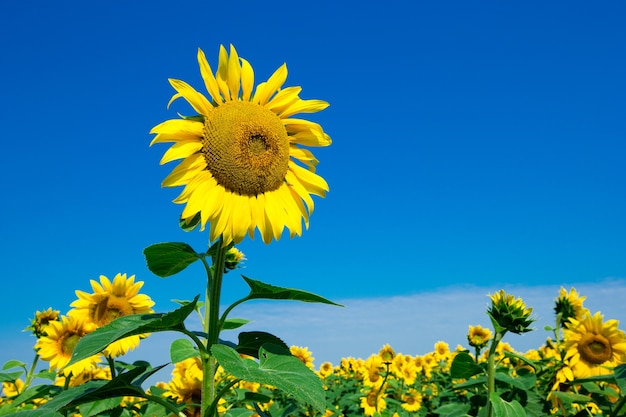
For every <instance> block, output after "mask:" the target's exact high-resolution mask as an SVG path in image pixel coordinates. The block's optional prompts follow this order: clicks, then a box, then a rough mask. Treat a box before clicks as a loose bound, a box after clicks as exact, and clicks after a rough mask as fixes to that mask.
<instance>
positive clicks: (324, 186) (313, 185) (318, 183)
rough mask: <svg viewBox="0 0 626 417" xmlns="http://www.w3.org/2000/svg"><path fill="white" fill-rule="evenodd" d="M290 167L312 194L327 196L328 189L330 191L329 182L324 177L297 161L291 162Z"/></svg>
mask: <svg viewBox="0 0 626 417" xmlns="http://www.w3.org/2000/svg"><path fill="white" fill-rule="evenodd" d="M289 169H290V170H291V171H293V173H294V174H295V175H296V177H298V179H299V180H300V182H301V183H302V185H304V187H305V188H306V189H307V190H308V191H309V192H310V193H312V194H315V195H318V196H320V197H324V196H326V191H328V183H326V181H325V180H324V178H322V177H320V176H319V175H317V174H315V173H313V172H311V171H309V170H308V169H306V168H302V167H301V166H299V165H298V164H296V163H293V162H289Z"/></svg>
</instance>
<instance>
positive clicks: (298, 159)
mask: <svg viewBox="0 0 626 417" xmlns="http://www.w3.org/2000/svg"><path fill="white" fill-rule="evenodd" d="M198 63H199V66H200V73H201V75H202V78H203V80H204V84H205V87H206V90H207V92H208V96H206V95H204V94H202V93H200V92H198V91H196V90H195V89H194V88H193V87H191V86H190V85H189V84H187V83H185V82H184V81H180V80H175V79H170V80H169V81H170V84H171V85H172V87H173V88H174V89H175V90H176V94H174V96H173V97H172V100H171V101H170V103H171V102H172V101H174V100H175V99H177V98H184V99H185V100H186V101H187V102H188V103H189V104H190V105H191V107H192V108H193V110H194V111H195V112H196V113H197V114H196V115H193V116H190V117H183V118H182V119H173V120H168V121H165V122H163V123H161V124H159V125H157V126H155V127H154V128H153V129H152V130H151V132H150V133H153V134H156V136H155V137H154V139H153V140H152V143H151V144H155V143H173V145H172V146H171V147H170V148H169V149H168V150H167V151H166V152H165V154H164V155H163V158H162V159H161V163H162V164H164V163H167V162H171V161H175V160H182V161H181V162H180V163H179V165H178V166H177V167H176V168H174V170H173V171H172V173H171V174H170V175H169V176H167V177H166V178H165V180H164V181H163V186H165V187H178V186H183V187H184V188H183V191H182V192H181V194H180V195H179V196H178V198H176V199H175V200H174V202H175V203H178V204H185V207H184V209H183V211H182V215H181V219H182V225H183V228H185V229H188V228H191V227H192V226H195V225H198V224H199V225H200V230H203V229H204V228H205V226H206V225H207V224H210V240H211V241H215V240H217V238H219V237H220V236H221V237H222V238H223V239H224V242H223V243H224V245H227V244H229V243H230V242H235V243H239V242H240V241H241V240H242V239H243V238H244V237H245V235H246V234H248V235H249V236H250V237H251V238H252V237H254V233H255V230H258V231H259V232H260V234H261V237H262V238H263V241H264V242H265V243H269V242H271V241H272V240H273V239H275V240H278V239H279V238H280V237H281V235H282V233H283V230H284V229H285V228H287V229H289V231H290V235H291V236H292V237H293V236H295V235H301V234H302V223H304V225H305V227H308V224H309V223H308V221H309V215H310V214H311V213H312V212H313V199H312V198H311V195H317V196H321V197H323V196H325V194H326V191H328V184H327V183H326V181H325V180H324V179H323V178H322V177H320V176H318V175H317V174H315V166H316V165H317V162H318V161H317V159H316V158H315V157H314V156H313V154H312V153H311V152H310V151H309V150H308V149H305V148H303V146H327V145H330V143H331V139H330V137H329V136H328V135H327V134H326V133H325V132H324V130H323V129H322V127H321V126H320V125H319V124H317V123H314V122H311V121H308V120H304V119H299V118H293V117H292V116H293V115H295V114H298V113H315V112H318V111H320V110H323V109H324V108H326V107H327V106H328V103H326V102H325V101H321V100H303V99H301V98H300V96H299V94H300V91H301V90H302V89H301V88H300V87H286V88H283V84H284V83H285V81H286V78H287V66H286V65H285V64H283V65H282V66H280V67H279V68H278V69H277V70H276V71H275V72H274V73H273V74H272V75H271V76H270V77H269V79H268V80H267V81H266V82H262V83H260V84H258V85H257V86H256V88H255V87H254V82H255V80H254V71H253V69H252V66H251V65H250V64H249V63H248V61H246V60H245V59H243V58H240V57H239V56H238V54H237V51H236V50H235V48H234V47H233V46H232V45H231V47H230V53H228V52H227V51H226V48H224V47H223V46H221V47H220V53H219V61H218V66H217V71H216V72H215V74H214V73H213V70H212V69H211V66H210V65H209V63H208V61H207V60H206V57H205V55H204V52H202V51H201V50H199V51H198Z"/></svg>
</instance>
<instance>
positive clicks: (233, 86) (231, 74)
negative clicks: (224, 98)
mask: <svg viewBox="0 0 626 417" xmlns="http://www.w3.org/2000/svg"><path fill="white" fill-rule="evenodd" d="M226 77H227V78H226V79H227V82H228V88H229V90H230V98H231V99H232V100H238V99H239V87H240V86H241V66H240V65H239V57H238V56H237V51H236V50H235V47H234V46H232V45H230V56H229V57H228V73H227V74H226Z"/></svg>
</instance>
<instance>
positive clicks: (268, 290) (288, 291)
mask: <svg viewBox="0 0 626 417" xmlns="http://www.w3.org/2000/svg"><path fill="white" fill-rule="evenodd" d="M241 277H242V278H243V279H244V280H245V281H246V283H247V284H248V286H249V287H250V294H249V295H248V296H247V297H246V298H247V299H248V300H253V299H268V300H295V301H304V302H307V303H323V304H332V305H336V306H339V307H343V306H342V305H341V304H337V303H334V302H332V301H330V300H328V299H326V298H324V297H320V296H319V295H317V294H313V293H310V292H307V291H302V290H297V289H294V288H283V287H277V286H275V285H270V284H266V283H264V282H261V281H257V280H254V279H252V278H248V277H246V276H244V275H242V276H241Z"/></svg>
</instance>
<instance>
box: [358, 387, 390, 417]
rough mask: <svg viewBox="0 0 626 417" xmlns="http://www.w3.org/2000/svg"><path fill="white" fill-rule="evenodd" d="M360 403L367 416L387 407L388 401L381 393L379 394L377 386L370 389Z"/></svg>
mask: <svg viewBox="0 0 626 417" xmlns="http://www.w3.org/2000/svg"><path fill="white" fill-rule="evenodd" d="M360 405H361V408H362V409H363V414H365V415H366V416H373V415H374V414H375V413H380V412H381V411H383V410H384V409H386V408H387V402H386V401H385V399H384V398H383V397H382V396H381V395H378V390H377V389H375V388H372V389H370V391H369V392H368V393H367V395H365V396H363V397H361V401H360Z"/></svg>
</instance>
